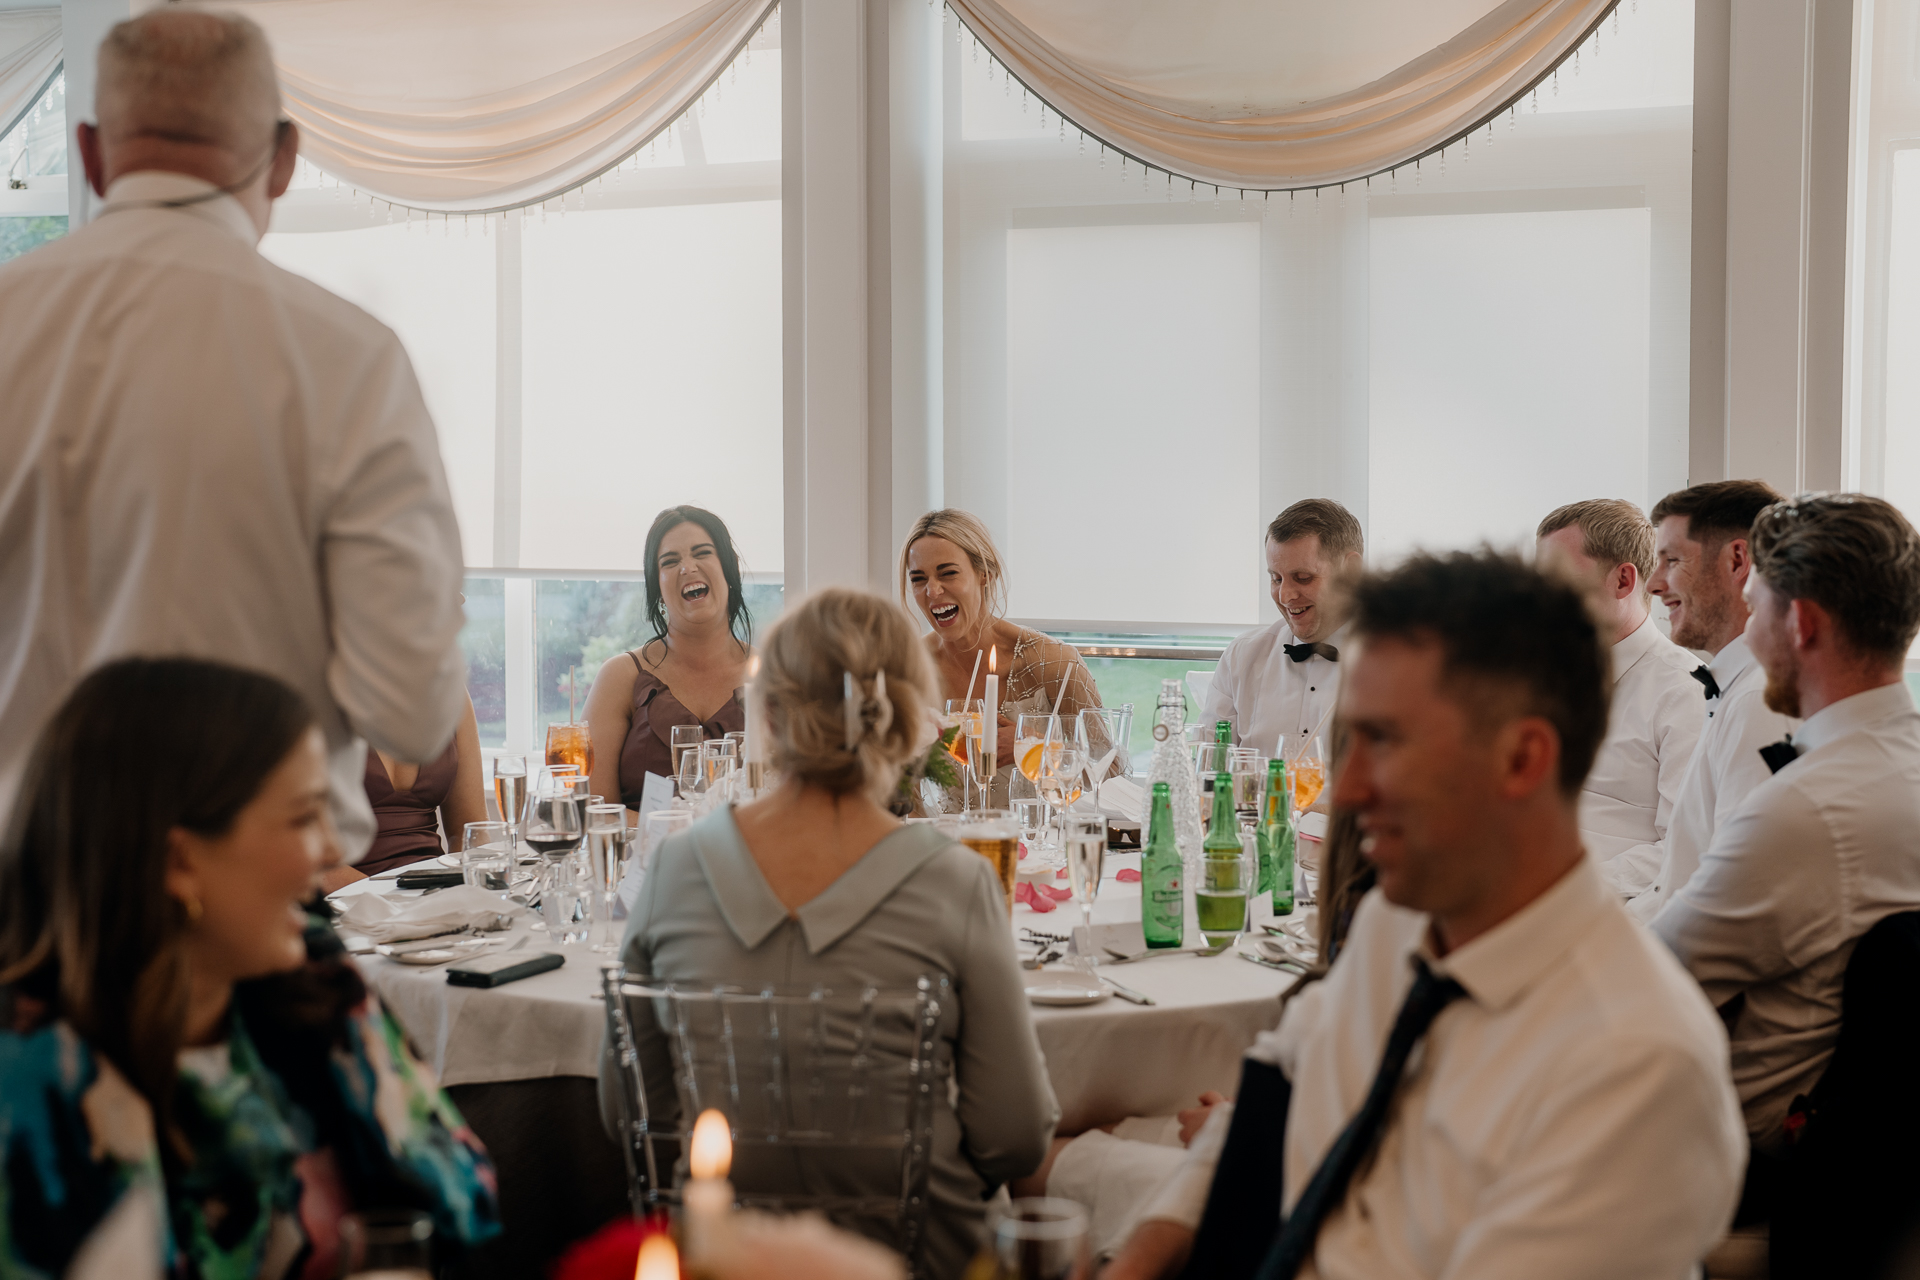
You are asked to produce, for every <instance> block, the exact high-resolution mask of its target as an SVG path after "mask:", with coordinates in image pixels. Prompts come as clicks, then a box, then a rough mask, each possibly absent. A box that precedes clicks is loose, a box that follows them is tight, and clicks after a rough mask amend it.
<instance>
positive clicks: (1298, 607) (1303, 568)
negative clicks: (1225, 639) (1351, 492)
mask: <svg viewBox="0 0 1920 1280" xmlns="http://www.w3.org/2000/svg"><path fill="white" fill-rule="evenodd" d="M1364 550H1365V548H1364V545H1363V541H1362V538H1361V534H1360V522H1359V521H1358V520H1356V519H1354V518H1353V513H1352V512H1351V511H1348V510H1347V509H1346V508H1345V507H1343V506H1341V505H1340V504H1339V503H1337V502H1335V501H1334V500H1333V499H1331V498H1303V499H1301V500H1300V501H1299V502H1296V503H1294V504H1293V505H1292V506H1290V507H1288V508H1287V509H1286V510H1285V511H1282V512H1281V513H1280V514H1279V515H1277V516H1275V517H1274V519H1273V523H1272V524H1270V525H1268V526H1267V539H1266V552H1267V586H1268V590H1270V591H1271V592H1272V593H1273V603H1274V604H1275V605H1276V606H1277V607H1278V608H1279V610H1280V620H1279V621H1278V622H1276V623H1274V624H1273V625H1272V626H1270V627H1267V628H1265V629H1264V630H1260V631H1249V632H1247V633H1246V634H1245V635H1242V636H1239V637H1237V638H1236V639H1235V640H1234V641H1233V643H1232V644H1230V645H1228V646H1227V650H1226V652H1225V653H1223V654H1221V655H1220V665H1219V666H1218V667H1216V668H1215V669H1214V673H1213V682H1212V683H1211V684H1210V685H1209V686H1208V689H1207V705H1206V706H1205V707H1204V708H1202V709H1201V712H1200V720H1201V723H1203V724H1213V723H1215V722H1217V721H1220V720H1225V721H1228V722H1229V723H1231V724H1232V725H1233V740H1234V741H1235V742H1237V743H1239V744H1240V745H1242V746H1247V747H1258V748H1259V749H1260V750H1261V751H1263V752H1267V753H1273V752H1276V751H1283V752H1284V754H1286V755H1287V756H1289V757H1292V756H1294V755H1297V754H1298V753H1299V752H1300V751H1302V750H1303V749H1304V748H1306V747H1307V746H1308V745H1310V740H1311V739H1312V737H1313V734H1314V731H1315V729H1316V727H1317V728H1319V729H1320V731H1321V732H1323V733H1324V732H1325V722H1326V713H1327V711H1328V709H1330V708H1331V707H1332V706H1333V699H1334V695H1335V694H1336V693H1337V692H1338V691H1339V687H1340V668H1339V666H1338V665H1337V664H1338V663H1339V661H1340V646H1341V644H1343V643H1344V642H1345V638H1344V634H1343V632H1342V628H1343V626H1344V625H1345V623H1346V616H1345V614H1344V613H1343V612H1342V609H1343V607H1344V606H1342V605H1341V604H1340V603H1339V602H1338V594H1337V593H1335V592H1329V591H1328V590H1327V588H1328V586H1329V585H1330V584H1331V583H1332V582H1333V581H1334V580H1335V579H1336V578H1338V577H1340V576H1341V575H1343V574H1348V573H1356V572H1358V571H1359V569H1360V561H1361V555H1362V552H1363V551H1364Z"/></svg>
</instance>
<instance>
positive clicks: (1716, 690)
mask: <svg viewBox="0 0 1920 1280" xmlns="http://www.w3.org/2000/svg"><path fill="white" fill-rule="evenodd" d="M1688 674H1689V675H1691V676H1692V677H1693V678H1694V679H1695V680H1698V681H1699V682H1700V687H1701V688H1702V689H1705V690H1706V691H1707V696H1708V697H1709V698H1717V697H1719V696H1720V682H1719V681H1718V680H1715V679H1714V678H1713V672H1711V671H1709V670H1707V669H1706V667H1704V666H1699V667H1695V668H1694V669H1693V670H1692V671H1691V672H1689V673H1688Z"/></svg>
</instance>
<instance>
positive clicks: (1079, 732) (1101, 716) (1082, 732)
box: [1073, 702, 1133, 796]
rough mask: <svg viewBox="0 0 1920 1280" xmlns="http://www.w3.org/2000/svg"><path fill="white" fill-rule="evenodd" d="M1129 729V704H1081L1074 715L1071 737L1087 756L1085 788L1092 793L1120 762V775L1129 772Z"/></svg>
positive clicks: (1130, 725)
mask: <svg viewBox="0 0 1920 1280" xmlns="http://www.w3.org/2000/svg"><path fill="white" fill-rule="evenodd" d="M1132 732H1133V704H1132V703H1130V702H1129V703H1124V704H1122V705H1121V706H1117V707H1082V708H1081V709H1080V714H1079V715H1078V716H1076V717H1074V726H1073V738H1074V741H1075V742H1076V743H1078V744H1079V746H1080V750H1081V751H1082V752H1084V753H1085V754H1086V757H1087V788H1088V789H1089V790H1090V791H1092V792H1093V793H1094V794H1095V795H1096V796H1097V795H1099V793H1100V784H1101V783H1103V782H1105V781H1106V780H1107V774H1108V773H1110V772H1112V770H1113V762H1114V761H1115V760H1118V761H1120V765H1121V768H1120V772H1121V774H1123V775H1124V774H1127V773H1130V772H1132V764H1131V763H1130V762H1129V761H1128V759H1127V737H1128V735H1129V734H1131V733H1132Z"/></svg>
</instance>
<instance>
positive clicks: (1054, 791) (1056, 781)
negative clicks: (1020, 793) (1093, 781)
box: [1035, 743, 1086, 848]
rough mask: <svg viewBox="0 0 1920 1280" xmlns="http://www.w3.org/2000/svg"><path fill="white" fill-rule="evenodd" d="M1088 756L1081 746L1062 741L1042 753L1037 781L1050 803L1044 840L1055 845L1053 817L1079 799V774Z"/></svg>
mask: <svg viewBox="0 0 1920 1280" xmlns="http://www.w3.org/2000/svg"><path fill="white" fill-rule="evenodd" d="M1085 759H1086V757H1085V756H1083V755H1082V754H1081V753H1080V748H1079V747H1077V746H1072V745H1069V744H1066V743H1062V744H1061V745H1060V746H1058V747H1057V748H1049V749H1048V750H1046V751H1044V752H1042V753H1041V760H1040V777H1039V780H1038V781H1037V783H1036V784H1035V785H1036V786H1037V788H1038V789H1039V792H1040V798H1041V799H1042V800H1044V801H1046V804H1047V825H1046V831H1045V833H1044V834H1043V835H1042V836H1041V842H1042V843H1043V844H1044V845H1046V846H1047V847H1048V848H1052V847H1054V846H1055V836H1054V819H1055V818H1056V817H1057V816H1059V814H1060V813H1062V812H1063V811H1065V810H1066V809H1067V808H1068V807H1069V806H1071V805H1072V804H1073V803H1074V802H1075V801H1076V800H1078V799H1079V798H1080V795H1081V792H1080V775H1081V771H1082V769H1083V768H1084V762H1085Z"/></svg>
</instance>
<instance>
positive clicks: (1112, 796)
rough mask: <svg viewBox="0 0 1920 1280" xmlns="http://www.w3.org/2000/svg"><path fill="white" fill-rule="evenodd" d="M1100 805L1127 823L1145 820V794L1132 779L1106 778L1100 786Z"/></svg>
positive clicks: (1144, 790)
mask: <svg viewBox="0 0 1920 1280" xmlns="http://www.w3.org/2000/svg"><path fill="white" fill-rule="evenodd" d="M1100 803H1101V804H1102V805H1103V806H1105V807H1106V808H1108V809H1110V810H1112V811H1113V812H1114V813H1116V814H1118V815H1119V816H1120V817H1122V818H1125V819H1126V820H1127V821H1128V822H1145V821H1146V820H1147V793H1146V789H1145V788H1143V787H1142V786H1141V785H1140V784H1139V783H1137V782H1135V781H1134V780H1133V779H1132V778H1108V779H1107V780H1106V781H1105V782H1103V783H1101V784H1100Z"/></svg>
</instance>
